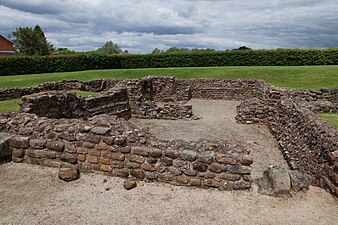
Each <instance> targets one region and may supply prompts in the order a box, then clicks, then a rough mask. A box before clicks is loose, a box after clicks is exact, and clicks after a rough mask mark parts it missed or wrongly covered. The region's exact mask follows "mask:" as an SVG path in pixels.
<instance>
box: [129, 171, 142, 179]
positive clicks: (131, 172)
mask: <svg viewBox="0 0 338 225" xmlns="http://www.w3.org/2000/svg"><path fill="white" fill-rule="evenodd" d="M130 175H131V176H133V177H136V178H139V179H143V178H145V172H144V171H143V170H140V169H136V170H131V171H130Z"/></svg>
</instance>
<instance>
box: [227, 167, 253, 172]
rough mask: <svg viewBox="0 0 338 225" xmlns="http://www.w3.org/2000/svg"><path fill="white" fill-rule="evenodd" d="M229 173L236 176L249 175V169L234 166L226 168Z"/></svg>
mask: <svg viewBox="0 0 338 225" xmlns="http://www.w3.org/2000/svg"><path fill="white" fill-rule="evenodd" d="M227 169H228V171H229V172H230V173H237V174H250V173H251V167H249V166H242V165H234V166H229V167H227Z"/></svg>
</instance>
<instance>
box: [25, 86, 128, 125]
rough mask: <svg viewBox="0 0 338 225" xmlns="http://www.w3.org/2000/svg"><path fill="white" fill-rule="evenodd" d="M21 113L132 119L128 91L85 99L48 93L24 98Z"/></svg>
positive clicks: (72, 95)
mask: <svg viewBox="0 0 338 225" xmlns="http://www.w3.org/2000/svg"><path fill="white" fill-rule="evenodd" d="M23 101H24V102H23V103H22V104H21V109H20V112H25V113H34V114H36V115H39V116H46V117H49V118H88V117H91V116H94V115H98V114H103V113H107V114H112V115H116V116H118V117H123V118H127V119H129V118H130V117H131V112H130V107H129V103H128V94H127V90H126V89H118V90H114V92H111V93H110V94H109V95H105V96H98V97H89V98H84V97H81V96H77V95H75V94H73V93H69V92H46V93H38V94H33V95H30V96H25V97H23Z"/></svg>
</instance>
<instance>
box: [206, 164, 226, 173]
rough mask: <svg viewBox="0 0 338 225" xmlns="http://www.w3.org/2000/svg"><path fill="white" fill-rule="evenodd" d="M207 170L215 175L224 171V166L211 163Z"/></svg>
mask: <svg viewBox="0 0 338 225" xmlns="http://www.w3.org/2000/svg"><path fill="white" fill-rule="evenodd" d="M209 170H210V171H211V172H215V173H221V172H223V170H224V165H223V164H219V163H211V164H210V165H209Z"/></svg>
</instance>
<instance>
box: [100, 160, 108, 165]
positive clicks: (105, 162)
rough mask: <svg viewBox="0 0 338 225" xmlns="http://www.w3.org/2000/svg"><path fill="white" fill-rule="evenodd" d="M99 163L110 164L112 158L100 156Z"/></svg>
mask: <svg viewBox="0 0 338 225" xmlns="http://www.w3.org/2000/svg"><path fill="white" fill-rule="evenodd" d="M99 163H101V164H103V165H109V164H110V159H107V158H99Z"/></svg>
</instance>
